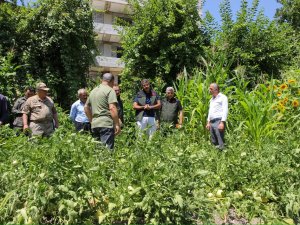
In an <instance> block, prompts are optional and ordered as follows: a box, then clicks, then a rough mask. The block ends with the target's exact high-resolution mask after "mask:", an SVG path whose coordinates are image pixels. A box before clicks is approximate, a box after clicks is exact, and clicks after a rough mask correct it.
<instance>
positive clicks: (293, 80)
mask: <svg viewBox="0 0 300 225" xmlns="http://www.w3.org/2000/svg"><path fill="white" fill-rule="evenodd" d="M288 83H289V84H295V83H296V80H295V79H290V80H288Z"/></svg>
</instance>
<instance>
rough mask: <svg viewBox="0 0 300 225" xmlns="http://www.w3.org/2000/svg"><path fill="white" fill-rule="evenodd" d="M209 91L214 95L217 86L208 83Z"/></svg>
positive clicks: (216, 91) (216, 92)
mask: <svg viewBox="0 0 300 225" xmlns="http://www.w3.org/2000/svg"><path fill="white" fill-rule="evenodd" d="M209 92H210V93H211V94H212V95H213V96H215V95H216V94H218V90H217V88H215V87H214V85H209Z"/></svg>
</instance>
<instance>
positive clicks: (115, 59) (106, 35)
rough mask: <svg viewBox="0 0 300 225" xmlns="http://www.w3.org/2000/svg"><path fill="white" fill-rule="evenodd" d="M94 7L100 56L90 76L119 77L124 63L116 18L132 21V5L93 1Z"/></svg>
mask: <svg viewBox="0 0 300 225" xmlns="http://www.w3.org/2000/svg"><path fill="white" fill-rule="evenodd" d="M92 7H93V10H94V13H93V22H94V30H95V32H96V33H97V37H96V46H97V48H98V51H99V53H100V54H99V55H98V56H96V59H95V63H94V65H93V66H91V68H90V75H91V76H92V77H93V76H96V75H99V74H100V73H102V72H110V73H112V74H113V75H115V76H117V75H118V74H120V73H121V72H122V70H123V68H124V63H123V62H121V60H120V57H121V55H120V53H119V52H118V51H119V50H120V49H121V45H120V35H119V34H118V32H117V30H116V29H115V25H114V23H115V21H116V18H122V19H124V20H130V13H131V9H130V5H129V4H128V1H127V0H92ZM118 29H119V28H118Z"/></svg>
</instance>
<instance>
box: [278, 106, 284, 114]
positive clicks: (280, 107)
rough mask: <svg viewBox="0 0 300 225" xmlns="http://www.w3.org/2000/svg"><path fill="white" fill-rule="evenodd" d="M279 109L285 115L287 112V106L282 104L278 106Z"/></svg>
mask: <svg viewBox="0 0 300 225" xmlns="http://www.w3.org/2000/svg"><path fill="white" fill-rule="evenodd" d="M278 109H279V110H280V112H282V113H283V112H284V111H285V106H284V105H282V104H278Z"/></svg>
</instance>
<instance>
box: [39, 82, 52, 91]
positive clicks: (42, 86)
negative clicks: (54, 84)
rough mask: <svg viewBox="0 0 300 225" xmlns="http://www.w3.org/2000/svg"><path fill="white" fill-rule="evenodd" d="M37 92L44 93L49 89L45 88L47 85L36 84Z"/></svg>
mask: <svg viewBox="0 0 300 225" xmlns="http://www.w3.org/2000/svg"><path fill="white" fill-rule="evenodd" d="M36 89H37V90H44V91H49V90H50V89H49V88H47V85H46V84H45V83H42V82H41V83H37V85H36Z"/></svg>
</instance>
